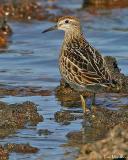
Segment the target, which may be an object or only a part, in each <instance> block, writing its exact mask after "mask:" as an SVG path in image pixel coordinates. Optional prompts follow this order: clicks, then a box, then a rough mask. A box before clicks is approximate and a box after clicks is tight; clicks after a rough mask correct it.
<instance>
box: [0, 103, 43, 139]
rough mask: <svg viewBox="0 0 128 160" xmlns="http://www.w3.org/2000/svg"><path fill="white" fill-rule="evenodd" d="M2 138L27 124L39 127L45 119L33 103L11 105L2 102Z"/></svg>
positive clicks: (0, 112)
mask: <svg viewBox="0 0 128 160" xmlns="http://www.w3.org/2000/svg"><path fill="white" fill-rule="evenodd" d="M0 117H1V118H0V137H1V138H2V137H6V136H8V135H9V134H12V133H15V131H16V130H17V129H19V128H23V127H24V126H25V125H26V124H28V125H37V124H38V123H39V122H41V121H43V117H42V116H40V115H39V114H38V112H37V107H36V105H35V104H34V103H32V102H24V103H22V104H11V105H8V104H6V103H3V102H0Z"/></svg>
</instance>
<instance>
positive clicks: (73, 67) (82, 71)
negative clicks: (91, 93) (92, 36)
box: [65, 42, 111, 85]
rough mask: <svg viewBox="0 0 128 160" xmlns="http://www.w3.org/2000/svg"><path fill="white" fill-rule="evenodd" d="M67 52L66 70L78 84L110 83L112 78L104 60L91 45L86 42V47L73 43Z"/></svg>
mask: <svg viewBox="0 0 128 160" xmlns="http://www.w3.org/2000/svg"><path fill="white" fill-rule="evenodd" d="M67 52H68V53H66V50H65V59H66V62H67V64H66V67H67V68H66V69H67V70H69V71H70V75H71V77H74V81H75V82H76V83H79V84H94V83H100V84H106V85H107V84H109V83H110V80H111V78H110V74H109V71H108V69H107V67H106V64H105V61H104V58H103V57H102V56H101V55H100V54H99V52H98V51H97V50H96V49H94V48H93V47H92V46H91V45H90V44H89V43H87V42H86V43H85V46H80V45H78V46H76V43H72V46H70V49H69V48H68V50H67Z"/></svg>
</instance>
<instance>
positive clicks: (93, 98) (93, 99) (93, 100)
mask: <svg viewBox="0 0 128 160" xmlns="http://www.w3.org/2000/svg"><path fill="white" fill-rule="evenodd" d="M95 104H96V93H93V97H92V105H95Z"/></svg>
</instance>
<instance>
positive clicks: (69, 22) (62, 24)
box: [42, 16, 81, 33]
mask: <svg viewBox="0 0 128 160" xmlns="http://www.w3.org/2000/svg"><path fill="white" fill-rule="evenodd" d="M52 30H63V31H65V32H68V33H70V32H74V33H75V32H78V31H80V30H81V25H80V21H79V19H78V18H76V17H72V16H64V17H61V18H59V19H58V21H57V23H56V25H55V26H53V27H50V28H48V29H46V30H44V31H43V32H42V33H45V32H48V31H52Z"/></svg>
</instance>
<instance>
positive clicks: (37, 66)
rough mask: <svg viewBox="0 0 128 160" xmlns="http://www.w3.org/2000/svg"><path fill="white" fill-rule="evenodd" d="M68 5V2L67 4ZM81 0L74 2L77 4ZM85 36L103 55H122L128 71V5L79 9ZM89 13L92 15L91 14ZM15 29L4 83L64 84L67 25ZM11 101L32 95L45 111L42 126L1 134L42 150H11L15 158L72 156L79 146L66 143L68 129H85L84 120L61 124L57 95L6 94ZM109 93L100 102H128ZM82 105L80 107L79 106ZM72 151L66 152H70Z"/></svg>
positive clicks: (0, 67)
mask: <svg viewBox="0 0 128 160" xmlns="http://www.w3.org/2000/svg"><path fill="white" fill-rule="evenodd" d="M72 3H73V2H72ZM65 5H66V4H65ZM76 6H77V3H76V4H75V6H74V8H76ZM78 15H81V16H80V17H81V21H82V25H83V27H84V28H83V30H84V32H85V35H86V38H87V39H88V41H89V42H90V43H92V44H93V46H95V48H97V49H99V50H100V51H101V52H102V54H103V55H104V56H106V55H110V56H114V57H116V58H117V61H118V65H119V67H120V69H121V71H122V73H124V74H126V75H128V69H127V68H128V47H127V42H128V11H127V9H121V10H118V9H117V10H113V11H112V10H111V11H104V13H101V14H99V15H97V16H94V15H90V14H89V13H88V14H87V13H85V11H78ZM87 15H88V16H87ZM10 24H11V26H12V28H13V30H14V34H13V35H12V37H11V38H10V44H9V45H8V48H7V49H1V51H0V77H1V78H0V84H1V85H7V86H17V87H20V86H32V87H33V86H34V87H39V88H42V89H48V90H55V88H56V87H57V86H58V85H59V80H60V74H59V70H58V55H59V52H60V46H61V43H62V40H63V36H64V33H63V31H54V32H49V33H47V34H42V33H41V32H42V30H44V29H46V28H47V27H49V26H52V25H54V23H50V22H47V21H43V22H37V21H34V22H31V23H18V22H11V23H10ZM1 100H2V101H5V102H7V103H15V102H24V101H26V100H27V101H28V100H30V101H32V102H35V103H36V104H37V105H38V111H39V113H40V114H42V115H43V116H44V122H40V123H39V124H38V126H35V127H31V126H26V128H24V129H21V130H18V131H17V133H16V134H15V135H12V136H9V137H7V138H5V139H0V142H1V143H2V144H4V143H7V142H8V143H9V142H10V143H30V144H31V145H33V146H35V147H38V148H39V149H40V150H39V152H38V153H36V154H25V155H24V154H15V153H12V154H11V155H10V160H15V159H16V160H20V159H24V160H29V159H31V160H36V159H40V160H42V159H43V160H51V158H54V160H68V159H69V160H73V159H75V158H74V157H75V155H76V154H77V152H76V150H77V149H76V148H71V147H62V144H64V143H66V142H67V138H66V137H65V135H66V134H67V133H68V132H70V131H73V130H80V129H81V122H82V120H76V121H73V122H71V123H70V125H62V124H58V123H56V122H55V120H54V113H55V112H56V111H59V110H60V109H61V105H60V102H59V101H58V100H57V98H56V97H55V95H54V92H53V94H52V95H51V96H44V97H43V96H29V97H20V96H18V97H14V96H5V97H3V98H1ZM111 102H112V101H111V100H110V97H109V96H108V98H107V97H106V99H105V100H104V98H103V97H97V104H98V105H102V106H106V107H109V108H110V109H113V108H112V107H114V106H115V105H121V104H128V99H127V97H125V98H120V99H118V101H115V102H113V103H114V105H113V104H112V103H111ZM70 110H72V111H73V110H74V109H73V108H72V109H70ZM79 110H81V108H79ZM39 129H48V130H50V131H52V132H53V134H51V135H48V136H43V135H42V136H39V135H38V130H39ZM66 153H67V154H66Z"/></svg>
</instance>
